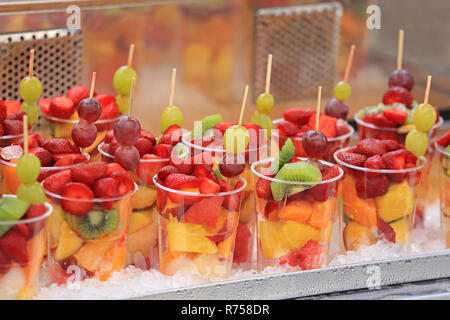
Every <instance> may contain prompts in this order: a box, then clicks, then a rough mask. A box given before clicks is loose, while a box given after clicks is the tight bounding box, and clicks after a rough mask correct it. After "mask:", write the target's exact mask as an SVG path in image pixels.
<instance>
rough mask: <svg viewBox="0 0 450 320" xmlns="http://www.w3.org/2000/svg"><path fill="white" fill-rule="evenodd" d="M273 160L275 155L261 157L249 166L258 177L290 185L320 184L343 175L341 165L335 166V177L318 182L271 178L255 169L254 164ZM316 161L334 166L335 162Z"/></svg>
mask: <svg viewBox="0 0 450 320" xmlns="http://www.w3.org/2000/svg"><path fill="white" fill-rule="evenodd" d="M295 158H296V159H300V160H302V161H305V160H308V159H310V158H305V157H295ZM273 160H275V157H272V158H267V159H263V160H260V161H257V162H254V163H253V164H252V165H251V167H250V168H251V170H252V172H253V174H254V175H256V176H257V177H259V178H262V179H266V180H269V181H271V182H278V183H283V184H290V185H308V186H309V185H311V184H314V185H321V184H326V183H333V182H335V181H338V180H339V179H341V178H342V177H343V175H344V170H342V168H341V167H339V166H337V168H338V170H339V175H337V176H336V177H334V178H332V179H329V180H322V181H318V182H313V181H287V180H281V179H276V178H271V177H268V176H265V175H263V174H262V173H260V172H258V171H257V170H256V166H258V165H260V164H267V163H268V162H272V161H273ZM318 161H320V163H322V164H324V165H326V166H327V167H332V166H335V164H334V163H331V162H327V161H324V160H318Z"/></svg>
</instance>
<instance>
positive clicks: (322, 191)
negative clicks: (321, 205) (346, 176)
mask: <svg viewBox="0 0 450 320" xmlns="http://www.w3.org/2000/svg"><path fill="white" fill-rule="evenodd" d="M339 174H340V171H339V168H338V166H336V165H334V166H331V167H327V168H325V170H324V171H323V173H322V181H325V180H330V179H333V178H335V177H337V176H338V175H339ZM336 187H337V183H336V182H330V183H322V184H318V185H316V186H315V187H313V188H311V189H308V191H307V194H308V195H310V196H312V197H313V198H314V199H315V200H316V201H319V202H324V201H327V199H328V198H329V197H331V196H332V195H333V194H334V193H335V191H336ZM300 193H301V192H300Z"/></svg>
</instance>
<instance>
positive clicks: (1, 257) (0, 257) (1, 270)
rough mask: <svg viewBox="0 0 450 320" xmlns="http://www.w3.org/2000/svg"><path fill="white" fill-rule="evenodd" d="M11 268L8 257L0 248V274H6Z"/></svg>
mask: <svg viewBox="0 0 450 320" xmlns="http://www.w3.org/2000/svg"><path fill="white" fill-rule="evenodd" d="M10 268H11V264H10V259H9V257H8V256H7V255H6V254H5V253H4V252H3V250H0V275H3V274H6V273H7V272H8V271H9V269H10Z"/></svg>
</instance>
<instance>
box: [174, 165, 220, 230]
mask: <svg viewBox="0 0 450 320" xmlns="http://www.w3.org/2000/svg"><path fill="white" fill-rule="evenodd" d="M175 174H176V173H175ZM169 177H170V176H169ZM169 177H168V178H169ZM223 200H224V198H223V197H217V196H215V197H207V198H205V199H203V200H201V201H199V202H197V203H194V204H193V205H192V206H191V207H190V208H189V209H188V210H187V211H186V212H185V213H184V215H183V217H182V218H181V221H182V222H187V223H195V224H201V225H204V226H207V227H212V228H214V227H215V226H216V224H217V220H218V218H219V214H220V209H221V206H222V203H223Z"/></svg>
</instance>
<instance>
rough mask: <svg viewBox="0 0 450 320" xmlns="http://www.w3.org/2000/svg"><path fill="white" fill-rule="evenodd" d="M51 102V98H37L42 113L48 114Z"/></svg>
mask: <svg viewBox="0 0 450 320" xmlns="http://www.w3.org/2000/svg"><path fill="white" fill-rule="evenodd" d="M51 102H52V99H46V98H41V99H39V101H38V105H39V108H40V109H41V111H42V113H43V114H44V115H47V114H48V111H49V110H50V103H51Z"/></svg>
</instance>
